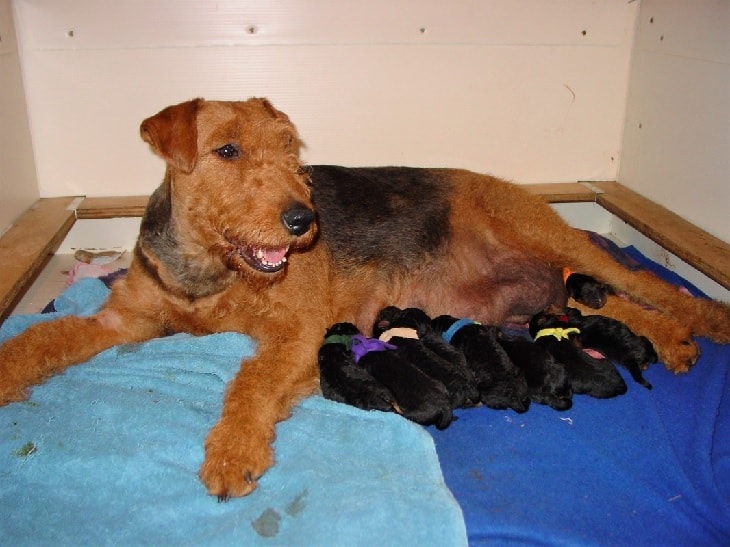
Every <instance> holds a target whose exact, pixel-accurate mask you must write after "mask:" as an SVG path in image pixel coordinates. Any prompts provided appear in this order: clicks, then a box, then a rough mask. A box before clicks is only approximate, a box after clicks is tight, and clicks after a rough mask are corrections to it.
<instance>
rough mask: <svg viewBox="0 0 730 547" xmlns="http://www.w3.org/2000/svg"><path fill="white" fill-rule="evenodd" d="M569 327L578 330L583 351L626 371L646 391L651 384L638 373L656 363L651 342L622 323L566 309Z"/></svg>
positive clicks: (573, 309) (655, 355)
mask: <svg viewBox="0 0 730 547" xmlns="http://www.w3.org/2000/svg"><path fill="white" fill-rule="evenodd" d="M565 313H566V314H567V315H568V316H569V317H570V320H571V323H572V324H575V325H576V326H577V327H578V328H579V329H580V340H581V344H582V345H583V347H584V348H591V349H595V350H598V351H600V352H601V353H602V354H603V355H605V356H606V357H607V358H608V359H610V360H611V361H613V362H614V363H617V364H619V365H621V366H623V367H625V368H626V369H627V370H628V371H629V374H631V377H632V378H633V379H634V381H635V382H636V383H638V384H641V385H642V386H644V387H645V388H647V389H651V387H652V386H651V384H650V383H649V382H647V381H646V379H645V378H644V376H643V375H642V373H641V371H642V370H643V369H646V368H647V367H648V366H649V365H650V364H651V363H656V362H657V360H658V357H657V353H656V351H655V350H654V346H653V345H652V343H651V341H650V340H649V339H648V338H646V337H645V336H637V335H636V334H634V333H633V332H632V331H631V329H629V327H627V326H626V325H625V324H624V323H622V322H621V321H618V320H616V319H612V318H610V317H603V316H601V315H582V314H581V312H580V311H579V310H577V309H575V308H566V309H565Z"/></svg>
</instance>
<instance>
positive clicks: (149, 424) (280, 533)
mask: <svg viewBox="0 0 730 547" xmlns="http://www.w3.org/2000/svg"><path fill="white" fill-rule="evenodd" d="M107 292H108V291H107V289H106V287H104V285H103V284H102V283H101V282H99V281H98V280H95V279H82V280H80V281H78V282H77V283H76V284H74V285H73V286H72V287H70V288H69V289H68V290H67V291H66V292H65V293H64V294H63V295H62V296H61V297H60V298H58V299H57V301H56V309H57V310H58V312H57V313H55V314H46V315H32V316H17V317H11V318H9V319H8V320H7V321H6V322H5V324H4V325H3V326H2V329H0V341H2V340H5V339H7V338H8V337H10V336H12V335H14V334H17V333H18V332H20V331H22V330H23V329H24V328H27V326H29V325H30V324H32V323H35V322H37V321H41V320H45V319H50V318H52V317H55V316H58V315H63V314H68V313H75V314H80V315H86V314H89V313H93V312H94V311H95V310H96V309H97V307H98V306H99V305H100V303H101V302H102V301H103V300H104V298H105V297H106V295H107ZM253 351H254V347H253V344H252V342H251V340H250V339H249V338H247V337H246V336H242V335H238V334H232V333H220V334H214V335H210V336H204V337H192V336H188V335H184V334H178V335H175V336H171V337H167V338H161V339H155V340H152V341H150V342H146V343H144V344H134V345H125V346H118V347H115V348H112V349H110V350H107V351H105V352H103V353H101V354H99V355H98V356H96V357H95V358H93V359H92V360H91V361H89V363H87V364H84V365H83V366H78V367H72V368H71V369H69V370H68V371H67V372H66V373H65V374H63V375H61V376H57V377H54V378H52V379H51V380H49V381H48V382H47V383H46V384H44V385H41V386H37V387H36V388H35V389H34V391H33V395H32V397H31V398H30V400H29V401H27V402H23V403H15V404H12V405H9V406H6V407H2V408H0V431H1V432H2V435H0V506H1V507H2V512H1V514H0V538H2V540H0V541H1V542H2V543H3V544H7V545H51V544H52V545H105V544H113V545H257V544H260V545H463V544H465V543H466V531H465V527H464V521H463V517H462V513H461V509H460V507H459V505H458V504H457V503H456V501H455V500H454V498H453V496H452V495H451V492H450V491H449V490H448V488H447V487H446V486H445V484H444V482H443V478H442V475H441V470H440V466H439V462H438V458H437V456H436V452H435V450H434V446H433V441H432V439H431V437H430V435H429V434H428V433H426V432H425V431H424V430H423V429H422V428H420V427H419V426H416V425H415V424H412V423H410V422H407V421H406V420H404V419H402V418H400V417H398V416H396V415H394V414H385V413H379V412H363V411H360V410H357V409H354V408H351V407H348V406H345V405H340V404H337V403H333V402H331V401H326V400H324V399H323V398H321V397H311V398H309V399H307V400H305V401H304V402H303V403H302V404H301V405H299V406H298V407H297V408H296V410H295V411H294V414H293V416H292V417H291V419H289V420H287V421H285V422H283V423H281V424H279V426H278V427H277V440H276V445H275V448H276V457H277V464H276V465H275V466H274V467H273V468H272V469H271V470H270V471H269V472H268V473H267V474H266V475H265V476H264V477H263V478H262V479H261V481H260V483H259V487H258V489H257V490H256V491H255V492H254V493H253V494H251V495H250V496H248V497H246V498H242V499H233V500H231V501H230V502H228V503H218V502H217V501H216V500H215V498H212V497H210V496H208V495H207V494H206V492H205V489H204V487H203V485H202V484H201V483H200V482H199V480H198V477H197V472H198V468H199V467H200V464H201V462H202V459H203V441H204V439H205V436H206V434H207V432H208V430H209V429H210V427H211V426H212V425H213V424H214V423H215V422H216V420H217V418H218V416H219V413H220V406H221V402H222V396H223V391H224V388H225V384H226V383H227V382H228V380H230V379H231V378H232V377H233V375H234V374H235V372H236V371H237V369H238V366H239V363H240V360H241V358H243V357H246V356H250V355H251V354H252V353H253ZM244 366H245V365H244Z"/></svg>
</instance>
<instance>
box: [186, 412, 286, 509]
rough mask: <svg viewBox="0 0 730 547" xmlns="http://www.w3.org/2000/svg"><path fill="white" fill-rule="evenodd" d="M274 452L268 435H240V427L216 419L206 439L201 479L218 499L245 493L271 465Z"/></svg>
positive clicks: (253, 488)
mask: <svg viewBox="0 0 730 547" xmlns="http://www.w3.org/2000/svg"><path fill="white" fill-rule="evenodd" d="M273 463H274V453H273V450H272V448H271V445H270V438H269V436H267V435H258V436H255V435H245V436H244V435H241V429H240V427H239V428H235V429H234V428H231V427H229V426H227V425H226V424H223V423H218V424H217V425H216V426H215V427H214V428H213V429H212V430H211V432H210V433H209V434H208V438H207V439H206V441H205V461H204V462H203V465H202V467H201V468H200V473H199V476H200V480H201V481H202V482H203V484H204V485H205V487H206V488H207V490H208V493H209V494H210V495H211V496H217V497H218V501H228V500H229V499H230V498H234V497H241V496H246V495H248V494H250V493H251V492H253V491H254V490H255V489H256V487H257V486H258V482H257V481H258V479H259V478H260V477H261V475H263V474H264V472H265V471H266V470H267V469H268V468H269V467H271V466H272V465H273Z"/></svg>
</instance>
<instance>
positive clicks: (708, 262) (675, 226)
mask: <svg viewBox="0 0 730 547" xmlns="http://www.w3.org/2000/svg"><path fill="white" fill-rule="evenodd" d="M593 184H594V185H595V186H596V187H597V188H600V189H601V190H603V193H601V194H598V195H597V197H596V201H597V202H598V203H599V204H600V205H601V206H602V207H603V208H605V209H606V210H608V211H609V212H611V213H613V214H614V215H616V216H617V217H619V218H620V219H622V220H624V221H625V222H627V223H628V224H630V225H631V226H633V227H634V228H635V229H637V230H638V231H639V232H641V233H642V234H644V235H645V236H647V237H648V238H650V239H652V240H654V241H655V242H656V243H658V244H659V245H661V246H662V247H664V248H665V249H666V250H668V251H669V252H671V253H674V254H675V255H677V256H678V257H679V258H681V259H682V260H684V261H685V262H687V263H688V264H690V265H691V266H693V267H694V268H696V269H697V270H699V271H701V272H702V273H704V274H705V275H706V276H707V277H709V278H710V279H713V280H714V281H716V282H718V283H719V284H720V285H722V286H723V287H725V288H726V289H730V245H729V244H727V243H725V242H724V241H722V240H721V239H719V238H717V237H715V236H713V235H712V234H709V233H708V232H706V231H704V230H702V229H701V228H698V227H697V226H695V225H694V224H691V223H690V222H687V221H686V220H684V219H683V218H682V217H680V216H679V215H677V214H676V213H673V212H672V211H670V210H669V209H667V208H665V207H662V206H661V205H658V204H657V203H654V202H653V201H651V200H649V199H647V198H645V197H644V196H642V195H640V194H638V193H636V192H634V191H633V190H630V189H629V188H627V187H626V186H624V185H622V184H619V183H617V182H598V183H593Z"/></svg>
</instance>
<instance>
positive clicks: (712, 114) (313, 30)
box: [0, 0, 730, 241]
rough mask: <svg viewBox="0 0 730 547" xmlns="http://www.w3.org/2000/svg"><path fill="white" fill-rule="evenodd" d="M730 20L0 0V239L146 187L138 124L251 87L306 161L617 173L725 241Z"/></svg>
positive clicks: (268, 2) (692, 1)
mask: <svg viewBox="0 0 730 547" xmlns="http://www.w3.org/2000/svg"><path fill="white" fill-rule="evenodd" d="M729 13H730V2H728V0H642V1H638V0H637V1H634V2H632V1H628V0H551V1H549V2H548V1H544V0H510V1H503V0H361V1H354V0H352V1H342V0H339V1H338V0H227V1H226V0H221V1H218V2H214V1H209V0H124V1H117V0H0V191H1V195H0V231H2V228H3V227H4V226H6V225H7V224H8V223H9V222H11V221H12V219H13V218H14V217H16V216H18V215H19V214H20V213H22V211H23V210H24V209H25V208H26V207H27V206H28V205H30V204H31V203H32V202H33V201H34V200H35V199H36V197H37V196H38V195H39V194H40V195H42V196H46V197H52V196H58V195H89V196H104V195H133V194H148V193H150V192H151V191H152V190H153V189H154V187H155V186H156V185H157V183H158V181H159V179H160V177H161V175H162V165H161V163H160V161H159V160H158V159H157V158H155V157H154V156H152V154H151V153H150V152H149V151H148V150H147V148H146V146H145V145H144V144H143V143H142V142H141V141H140V140H139V137H138V125H139V122H140V121H141V120H142V119H143V118H144V117H146V116H149V115H151V114H153V113H155V112H156V111H158V110H159V109H161V108H163V107H164V106H166V105H168V104H171V103H174V102H178V101H182V100H185V99H188V98H191V97H195V96H205V97H208V98H218V99H244V98H247V97H249V96H268V97H270V98H271V99H272V100H273V101H274V103H275V104H276V105H277V106H278V107H280V108H282V109H283V110H285V111H287V112H288V113H289V114H290V115H291V117H292V118H293V120H294V121H295V123H297V125H298V126H299V129H300V132H301V133H302V135H303V137H304V139H305V141H306V142H307V145H308V149H307V150H306V152H305V155H306V158H307V160H308V161H310V162H312V163H319V162H322V163H324V162H331V163H343V164H348V165H367V164H370V165H374V164H381V165H382V164H412V165H424V166H428V165H444V166H460V167H467V168H471V169H475V170H479V171H486V172H491V173H494V174H496V175H499V176H503V177H506V178H509V179H512V180H515V181H517V182H548V181H574V180H603V179H609V180H611V179H618V180H619V181H620V182H623V183H624V184H626V185H628V186H629V187H631V188H633V189H635V190H637V191H639V192H640V193H643V194H644V195H646V196H648V197H650V198H651V199H653V200H655V201H657V202H659V203H662V204H664V205H666V206H668V207H669V208H670V209H672V210H674V211H676V212H678V213H679V214H681V215H682V216H684V217H686V218H687V219H689V220H690V221H692V222H694V223H696V224H698V225H699V226H701V227H703V228H705V229H707V230H708V231H710V232H712V233H714V234H715V235H718V236H719V237H721V238H723V239H724V240H726V241H730V222H728V221H727V211H728V206H729V205H730V185H728V180H727V174H728V172H730V169H729V168H730V99H728V97H730V68H729V66H730V15H729ZM637 29H638V34H636V37H635V33H636V31H637ZM16 32H17V35H18V45H17V46H16V40H15V36H14V34H15V33H16ZM634 42H635V44H634ZM634 45H635V47H634ZM632 50H633V57H632ZM21 69H22V76H21ZM624 124H625V127H624ZM639 125H641V127H639ZM31 139H32V140H31ZM31 142H32V148H31ZM619 165H620V170H619Z"/></svg>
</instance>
